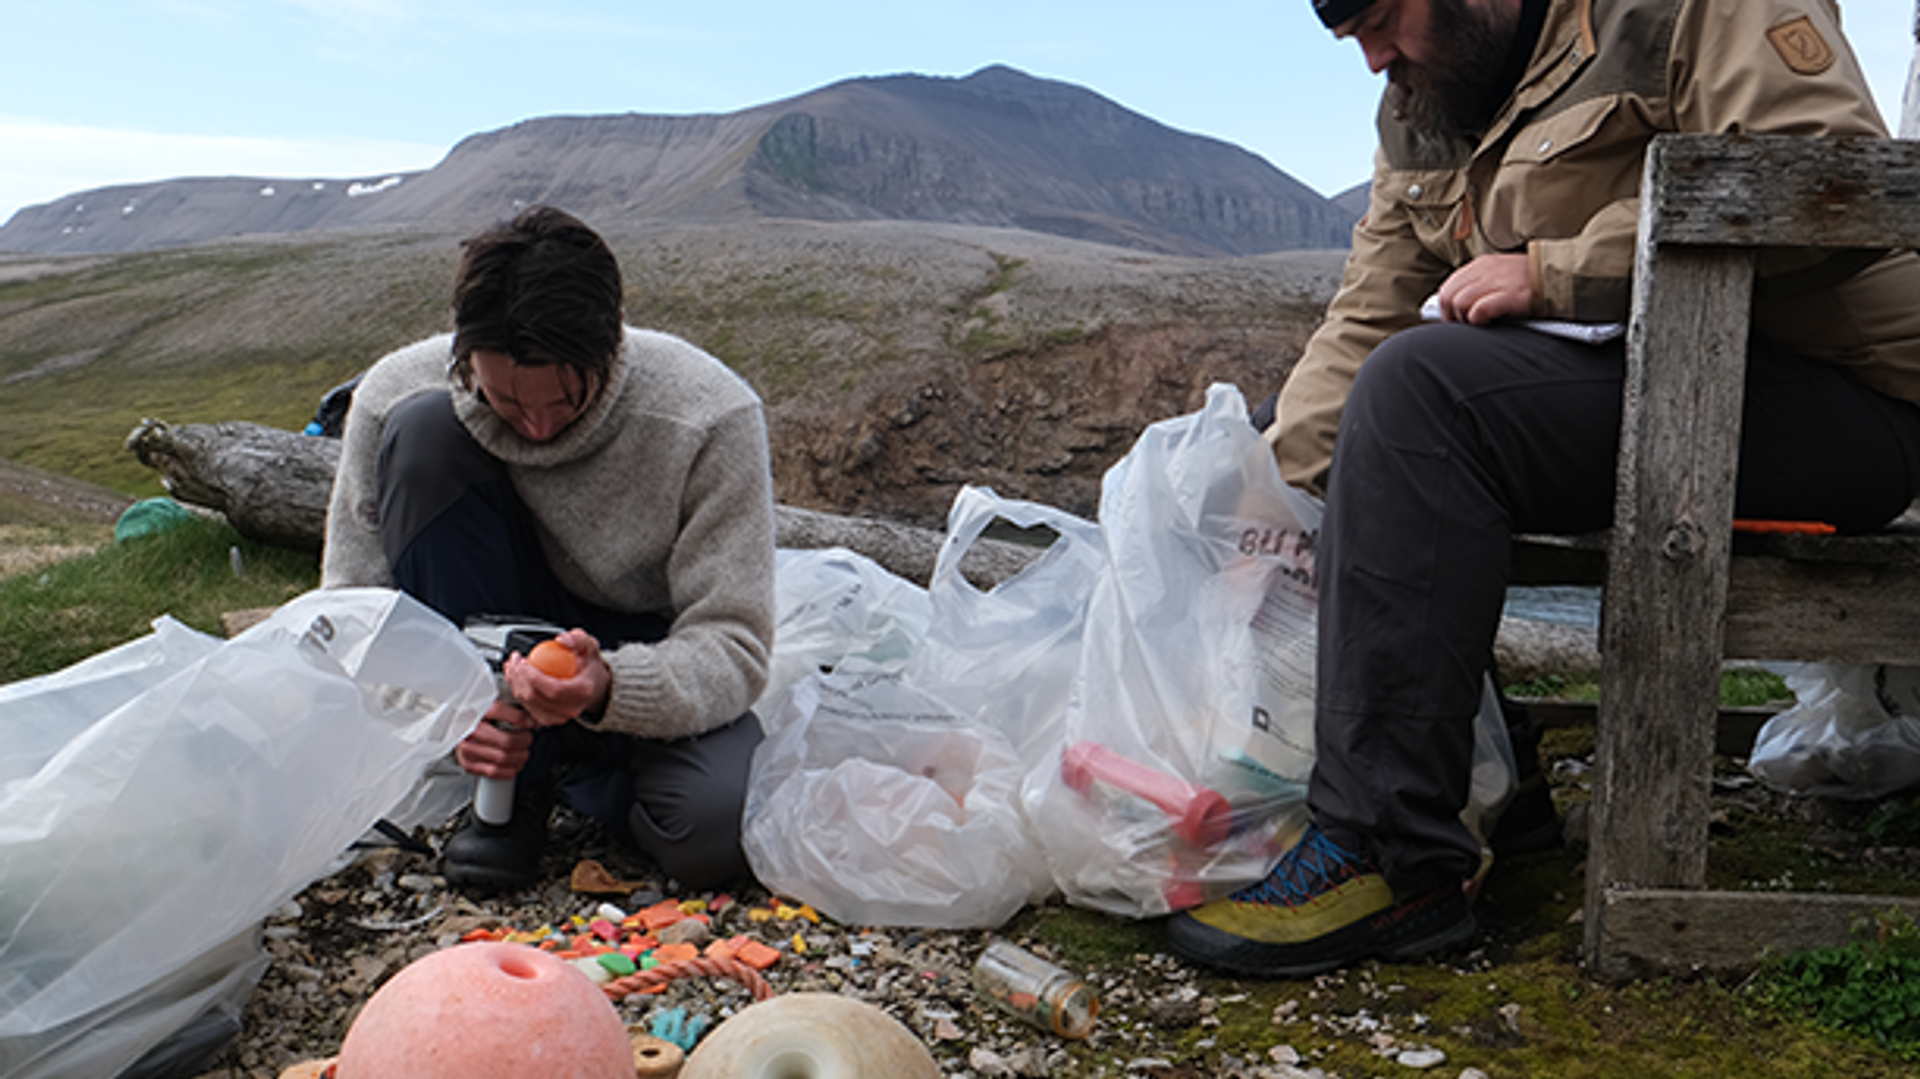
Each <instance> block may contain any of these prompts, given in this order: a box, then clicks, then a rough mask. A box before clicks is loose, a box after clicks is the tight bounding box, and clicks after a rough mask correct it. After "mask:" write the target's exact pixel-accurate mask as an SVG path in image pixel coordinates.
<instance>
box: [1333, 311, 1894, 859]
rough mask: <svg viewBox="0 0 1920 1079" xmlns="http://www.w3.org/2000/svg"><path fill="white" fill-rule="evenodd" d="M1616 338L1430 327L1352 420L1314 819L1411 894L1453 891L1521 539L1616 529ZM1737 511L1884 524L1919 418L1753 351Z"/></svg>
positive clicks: (1342, 463) (1762, 344)
mask: <svg viewBox="0 0 1920 1079" xmlns="http://www.w3.org/2000/svg"><path fill="white" fill-rule="evenodd" d="M1624 357H1625V351H1624V345H1623V344H1622V343H1620V342H1614V343H1612V344H1608V345H1598V346H1595V345H1584V344H1578V343H1574V342H1570V341H1565V340H1562V339H1559V338H1554V337H1549V336H1546V335H1544V334H1539V333H1536V332H1534V331H1531V330H1527V329H1523V328H1518V327H1473V326H1466V325H1462V324H1455V323H1436V324H1431V325H1425V326H1420V327H1415V328H1413V329H1410V330H1407V331H1404V332H1402V333H1399V334H1396V335H1395V336H1393V337H1391V338H1389V339H1388V340H1387V341H1386V342H1385V343H1384V344H1382V345H1381V346H1380V348H1378V349H1377V350H1376V351H1375V352H1374V353H1373V355H1372V356H1370V357H1369V358H1368V360H1367V362H1366V363H1365V365H1363V367H1362V369H1361V372H1360V376H1359V378H1358V380H1357V381H1356V382H1355V384H1354V387H1353V391H1352V394H1351V396H1350V398H1349V399H1348V402H1347V405H1346V409H1345V412H1344V415H1343V417H1342V419H1341V424H1340V431H1339V436H1338V441H1337V442H1336V444H1335V451H1334V460H1333V471H1332V476H1331V479H1330V480H1329V482H1328V497H1327V507H1326V509H1327V512H1326V520H1325V526H1324V530H1323V532H1322V535H1321V545H1320V549H1319V566H1318V568H1319V574H1320V576H1319V585H1320V646H1319V653H1318V664H1319V667H1318V680H1319V683H1318V698H1317V702H1316V720H1315V738H1316V742H1317V749H1318V757H1317V760H1316V764H1315V768H1314V772H1313V778H1312V782H1311V784H1310V790H1309V804H1310V806H1311V808H1312V810H1313V814H1314V819H1315V821H1316V823H1317V824H1318V825H1319V826H1320V827H1321V828H1322V829H1323V830H1324V831H1326V832H1327V833H1328V834H1330V835H1331V836H1333V837H1334V838H1336V839H1338V840H1340V841H1341V842H1343V843H1345V844H1347V845H1349V846H1350V847H1352V848H1354V849H1360V850H1368V851H1370V852H1371V853H1372V854H1373V856H1374V857H1375V858H1376V859H1377V861H1378V862H1379V864H1380V866H1381V868H1382V870H1383V872H1385V874H1386V875H1387V878H1388V880H1389V882H1390V883H1391V884H1393V886H1394V887H1395V889H1396V890H1397V891H1399V892H1401V893H1402V894H1407V893H1410V892H1416V891H1424V890H1427V889H1428V888H1431V887H1434V886H1438V885H1439V884H1441V883H1444V882H1446V881H1457V880H1459V879H1460V878H1463V877H1465V876H1467V875H1469V874H1471V873H1472V872H1474V870H1475V869H1476V868H1477V866H1478V864H1479V850H1478V846H1477V844H1476V843H1475V841H1474V839H1473V837H1472V836H1471V834H1470V833H1469V832H1468V831H1467V829H1466V827H1465V826H1464V825H1463V824H1462V823H1461V822H1460V818H1459V814H1460V811H1461V809H1462V808H1463V807H1464V806H1465V804H1466V799H1467V792H1468V786H1469V774H1468V773H1469V766H1470V760H1471V756H1472V751H1473V730H1472V718H1473V716H1474V714H1475V712H1476V711H1477V710H1478V707H1479V703H1480V692H1481V686H1482V680H1483V679H1484V677H1485V675H1486V672H1487V671H1488V670H1489V669H1490V666H1491V662H1492V655H1493V640H1494V635H1495V633H1496V631H1497V629H1498V627H1499V619H1500V611H1501V606H1502V604H1503V602H1504V600H1505V596H1506V587H1507V579H1508V571H1509V545H1510V542H1511V539H1512V536H1513V534H1514V533H1515V532H1583V531H1590V530H1593V529H1598V528H1603V527H1605V526H1606V525H1607V524H1608V523H1609V522H1610V520H1611V518H1612V512H1613V497H1614V458H1615V452H1616V449H1617V447H1618V444H1619V429H1620V391H1621V382H1622V377H1623V372H1624V368H1625V359H1624ZM1740 460H1741V466H1740V475H1739V479H1738V484H1737V489H1736V495H1735V507H1736V512H1737V513H1739V514H1740V515H1741V516H1745V517H1763V518H1778V519H1790V520H1817V521H1825V522H1828V523H1830V524H1834V525H1836V526H1838V527H1839V528H1841V529H1842V530H1847V531H1865V530H1871V529H1874V528H1877V527H1879V526H1881V525H1883V524H1885V523H1886V522H1887V521H1889V520H1891V519H1892V518H1893V517H1895V516H1897V515H1898V514H1899V513H1900V512H1901V511H1903V510H1904V509H1905V508H1906V507H1907V506H1908V504H1909V503H1910V502H1911V501H1912V500H1913V497H1914V495H1915V492H1916V490H1917V489H1920V408H1916V407H1915V406H1913V405H1911V404H1908V403H1905V402H1901V401H1896V400H1893V399H1891V398H1888V397H1885V396H1883V395H1881V394H1878V393H1876V392H1874V391H1872V390H1869V389H1866V388H1865V387H1864V386H1862V385H1861V384H1860V383H1858V382H1857V381H1855V380H1854V379H1853V378H1852V377H1851V376H1849V375H1847V374H1845V373H1844V372H1842V371H1840V370H1838V369H1836V368H1834V367H1831V366H1828V365H1825V364H1821V363H1816V362H1813V361H1809V360H1805V359H1802V358H1799V357H1796V356H1793V355H1790V354H1788V353H1786V352H1784V351H1783V350H1781V349H1779V348H1777V347H1775V346H1773V345H1771V344H1770V343H1769V342H1766V341H1764V340H1756V341H1755V342H1754V344H1753V347H1752V348H1751V350H1750V354H1749V357H1748V375H1747V389H1746V398H1745V405H1744V413H1743V420H1742V431H1741V450H1740Z"/></svg>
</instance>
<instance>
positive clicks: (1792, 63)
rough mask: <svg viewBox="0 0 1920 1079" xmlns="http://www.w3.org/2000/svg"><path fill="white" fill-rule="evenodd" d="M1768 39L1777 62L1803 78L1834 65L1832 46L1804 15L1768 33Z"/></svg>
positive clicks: (1789, 20)
mask: <svg viewBox="0 0 1920 1079" xmlns="http://www.w3.org/2000/svg"><path fill="white" fill-rule="evenodd" d="M1767 40H1768V41H1771V42H1773V49H1774V51H1775V52H1777V53H1779V54H1780V59H1782V60H1785V61H1786V62H1787V66H1788V67H1790V68H1792V69H1793V70H1795V71H1797V72H1799V73H1800V74H1802V75H1818V74H1820V73H1821V72H1822V71H1825V70H1826V69H1828V68H1829V67H1832V66H1833V59H1834V53H1833V46H1831V45H1829V44H1827V39H1826V38H1824V37H1821V36H1820V31H1819V30H1817V29H1815V28H1814V25H1813V20H1811V19H1809V18H1807V17H1806V16H1805V15H1802V16H1800V17H1799V18H1797V19H1788V20H1787V21H1786V22H1783V23H1781V24H1780V25H1778V26H1776V27H1774V28H1772V29H1770V30H1768V31H1767Z"/></svg>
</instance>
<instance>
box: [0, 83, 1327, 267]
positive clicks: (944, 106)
mask: <svg viewBox="0 0 1920 1079" xmlns="http://www.w3.org/2000/svg"><path fill="white" fill-rule="evenodd" d="M534 202H547V203H552V204H555V205H559V206H562V207H564V208H566V209H568V210H571V211H573V212H575V213H577V214H579V215H580V216H581V217H583V218H585V219H586V220H587V221H589V222H591V223H593V224H595V225H597V226H600V227H602V228H606V227H609V226H610V224H611V223H615V222H638V221H646V222H650V223H697V222H741V221H751V220H756V219H767V218H788V219H801V220H813V221H877V220H904V221H923V222H940V223H948V224H963V225H987V226H997V227H1009V228H1019V229H1025V230H1029V231H1034V232H1042V233H1050V234H1053V235H1058V236H1065V237H1070V238H1073V239H1079V240H1089V241H1094V242H1098V243H1104V244H1110V245H1117V246H1122V247H1129V248H1134V249H1138V250H1143V251H1150V252H1155V253H1160V254H1171V255H1189V256H1233V255H1249V254H1258V253H1262V252H1269V251H1279V250H1288V249H1299V248H1331V247H1344V246H1345V245H1346V243H1347V240H1348V230H1349V228H1350V227H1351V225H1352V222H1353V220H1354V215H1353V214H1352V213H1351V212H1350V211H1349V210H1347V209H1346V208H1343V207H1342V206H1339V205H1336V204H1335V203H1333V202H1331V201H1329V200H1328V199H1326V198H1323V197H1322V196H1321V195H1319V194H1318V193H1317V192H1315V191H1313V190H1312V189H1311V188H1308V187H1307V186H1306V185H1304V184H1301V183H1300V182H1298V181H1297V180H1295V179H1293V178H1292V177H1290V176H1288V175H1287V174H1286V173H1284V172H1281V171H1280V170H1279V169H1277V168H1274V167H1273V166H1272V165H1270V164H1268V163H1267V162H1266V161H1264V160H1262V159H1261V158H1259V157H1258V156H1256V155H1254V154H1251V153H1249V152H1247V151H1245V150H1243V149H1240V148H1239V147H1236V146H1233V145H1231V144H1229V143H1225V142H1221V141H1219V140H1217V139H1210V138H1205V137H1202V136H1198V135H1192V134H1188V133H1185V132H1180V131H1176V130H1174V129H1172V128H1169V127H1167V126H1165V125H1163V124H1160V123H1157V122H1156V121H1153V120H1151V119H1148V118H1147V117H1144V116H1141V115H1140V114H1138V113H1134V112H1131V111H1129V110H1127V109H1125V108H1122V107H1121V106H1119V105H1117V104H1115V103H1113V102H1111V101H1109V100H1107V99H1106V98H1103V97H1101V96H1100V95H1098V94H1095V93H1093V92H1091V91H1089V90H1086V89H1082V88H1080V87H1077V86H1073V85H1070V84H1067V83H1062V82H1056V81H1051V80H1046V79H1038V78H1034V77H1032V76H1029V75H1026V74H1023V73H1021V72H1019V71H1016V70H1014V69H1012V68H1008V67H1004V66H993V67H987V68H983V69H981V70H980V71H977V72H975V73H973V74H972V75H968V76H966V77H964V78H958V79H951V78H933V77H927V76H921V75H892V76H885V77H879V78H860V79H849V80H847V81H844V82H839V83H835V84H833V85H830V86H827V87H824V88H822V89H819V90H815V91H813V92H811V93H807V94H802V95H800V96H798V97H794V98H789V99H787V100H784V101H779V102H774V103H772V104H768V105H761V106H757V107H754V108H750V109H744V110H741V111H739V112H733V113H727V114H724V115H700V116H657V115H641V114H633V113H629V114H625V115H607V116H556V117H546V118H541V119H535V120H528V121H524V122H522V123H518V124H515V125H513V126H511V127H507V128H503V129H500V130H498V131H490V132H486V133H483V134H478V135H473V136H470V137H468V138H467V139H465V140H463V141H461V142H460V143H459V144H458V145H457V146H455V147H454V148H453V150H452V151H451V152H450V153H448V155H447V156H446V158H445V159H444V160H442V161H441V162H440V163H439V164H438V165H435V166H434V167H433V168H431V169H428V170H426V171H424V172H418V173H401V174H397V175H393V176H375V177H365V178H359V179H356V180H340V179H328V178H308V179H302V180H285V179H276V180H264V179H246V178H233V177H229V178H189V179H176V180H165V181H160V182H156V183H144V184H127V185H120V186H115V187H105V188H98V189H95V190H92V191H87V192H82V193H79V194H76V195H72V196H68V197H66V198H62V199H58V200H55V201H54V202H50V203H45V204H42V205H39V206H33V207H28V208H26V209H23V210H21V211H19V212H18V213H16V214H15V215H14V216H13V217H12V219H10V220H9V221H8V222H7V223H6V225H5V226H3V227H0V251H19V252H31V253H41V254H78V253H115V252H128V251H141V250H153V249H158V248H167V247H178V246H183V245H187V244H193V243H199V242H203V241H206V240H211V239H216V238H221V237H227V236H233V235H237V234H250V233H291V232H306V231H314V230H325V229H340V228H354V227H369V226H377V227H392V226H418V227H427V228H433V229H436V230H451V231H457V232H465V231H470V230H472V229H474V228H477V227H479V226H481V225H484V224H486V223H488V222H490V221H493V220H495V219H498V218H501V217H505V216H509V215H510V214H511V213H512V212H513V211H514V209H515V208H516V207H519V206H522V205H526V204H530V203H534Z"/></svg>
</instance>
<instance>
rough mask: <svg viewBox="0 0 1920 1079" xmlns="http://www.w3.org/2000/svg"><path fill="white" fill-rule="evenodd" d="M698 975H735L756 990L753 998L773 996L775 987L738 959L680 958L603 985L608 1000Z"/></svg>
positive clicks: (751, 989) (738, 980)
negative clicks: (676, 979)
mask: <svg viewBox="0 0 1920 1079" xmlns="http://www.w3.org/2000/svg"><path fill="white" fill-rule="evenodd" d="M696 975H697V976H704V977H709V978H732V979H733V980H734V981H736V982H739V983H740V984H741V985H744V986H746V987H747V991H748V992H750V993H752V994H753V999H754V1000H756V1001H760V1000H766V999H767V998H769V997H771V996H773V987H772V986H770V985H768V984H767V980H766V979H765V978H762V977H761V976H760V972H759V971H757V970H755V969H753V968H752V967H750V966H748V965H746V964H745V963H742V962H740V961H739V960H738V959H708V958H699V959H681V960H677V961H675V962H672V963H662V964H660V965H659V966H657V967H654V968H652V969H651V970H643V971H640V972H639V973H637V974H628V975H626V976H625V977H620V978H615V979H614V980H612V981H610V982H608V983H606V984H605V985H603V986H601V987H600V988H601V989H602V990H603V991H604V992H605V993H606V994H607V998H608V999H609V1000H613V1001H616V1002H617V1001H620V1000H624V999H626V997H627V996H629V995H630V994H633V993H642V992H645V991H646V990H649V989H657V988H659V987H661V986H664V985H666V984H667V983H668V982H670V981H673V980H674V979H675V978H687V977H694V976H696Z"/></svg>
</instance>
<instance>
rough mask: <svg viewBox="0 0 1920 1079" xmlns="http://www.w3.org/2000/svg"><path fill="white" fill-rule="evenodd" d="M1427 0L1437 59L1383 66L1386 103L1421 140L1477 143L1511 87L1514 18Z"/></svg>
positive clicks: (1463, 0)
mask: <svg viewBox="0 0 1920 1079" xmlns="http://www.w3.org/2000/svg"><path fill="white" fill-rule="evenodd" d="M1431 3H1432V5H1433V10H1432V15H1431V16H1430V19H1431V22H1430V23H1429V25H1431V26H1432V27H1433V41H1432V43H1431V44H1432V48H1431V50H1430V51H1431V53H1432V55H1433V56H1434V57H1435V59H1434V60H1432V61H1431V62H1430V63H1426V64H1414V63H1409V62H1408V61H1407V60H1406V59H1405V58H1404V57H1403V58H1401V59H1399V60H1395V61H1394V62H1393V64H1392V65H1391V66H1390V67H1388V69H1387V79H1388V85H1387V103H1388V104H1389V105H1391V106H1392V107H1393V115H1394V117H1395V118H1397V119H1399V120H1400V121H1402V122H1403V123H1405V124H1406V125H1407V126H1408V127H1409V128H1411V129H1412V130H1413V132H1414V134H1416V135H1418V136H1420V137H1421V138H1423V139H1427V140H1429V141H1433V142H1451V141H1454V140H1456V139H1468V140H1473V141H1478V140H1479V138H1480V136H1481V135H1483V134H1485V133H1486V130H1487V127H1488V125H1489V124H1491V123H1492V122H1493V116H1494V112H1495V111H1496V110H1497V109H1499V107H1500V105H1501V103H1502V102H1503V101H1504V100H1505V99H1506V96H1507V92H1508V90H1509V87H1508V86H1506V85H1505V81H1504V72H1505V71H1506V67H1507V49H1508V48H1509V46H1510V45H1511V44H1512V42H1513V35H1514V32H1515V29H1516V26H1517V23H1518V19H1517V18H1515V17H1512V16H1506V15H1503V14H1502V13H1501V12H1499V11H1485V10H1481V9H1480V8H1478V7H1469V6H1468V4H1467V0H1431Z"/></svg>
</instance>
